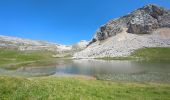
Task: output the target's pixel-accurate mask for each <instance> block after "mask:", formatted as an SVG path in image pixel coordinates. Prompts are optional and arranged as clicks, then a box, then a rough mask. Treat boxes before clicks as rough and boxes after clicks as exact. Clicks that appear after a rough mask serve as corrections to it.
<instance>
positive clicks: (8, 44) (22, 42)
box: [0, 35, 72, 52]
mask: <svg viewBox="0 0 170 100" xmlns="http://www.w3.org/2000/svg"><path fill="white" fill-rule="evenodd" d="M0 47H5V48H15V49H18V50H21V51H29V50H49V51H55V52H65V51H70V50H71V49H72V46H66V45H61V44H54V43H49V42H46V41H35V40H29V39H22V38H17V37H9V36H2V35H0Z"/></svg>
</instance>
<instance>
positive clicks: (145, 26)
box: [128, 12, 159, 34]
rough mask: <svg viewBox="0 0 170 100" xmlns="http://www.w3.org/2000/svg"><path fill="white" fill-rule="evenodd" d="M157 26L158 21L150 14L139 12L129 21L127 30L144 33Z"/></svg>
mask: <svg viewBox="0 0 170 100" xmlns="http://www.w3.org/2000/svg"><path fill="white" fill-rule="evenodd" d="M158 27H159V24H158V21H157V20H156V19H155V18H153V17H152V16H151V15H149V14H147V13H145V12H140V13H139V14H138V15H136V16H135V17H134V18H132V19H131V21H130V22H129V27H128V32H129V33H138V34H146V33H150V32H151V31H153V30H154V29H157V28H158Z"/></svg>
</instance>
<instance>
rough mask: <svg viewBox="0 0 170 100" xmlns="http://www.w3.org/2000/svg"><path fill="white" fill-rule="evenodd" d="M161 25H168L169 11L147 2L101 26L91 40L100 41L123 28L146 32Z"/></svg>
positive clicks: (141, 32)
mask: <svg viewBox="0 0 170 100" xmlns="http://www.w3.org/2000/svg"><path fill="white" fill-rule="evenodd" d="M162 27H170V11H169V10H166V9H164V8H162V7H158V6H156V5H152V4H149V5H146V6H144V7H142V8H139V9H137V10H136V11H134V12H132V13H130V14H128V15H126V16H123V17H120V18H118V19H114V20H111V21H109V22H108V23H107V24H105V25H103V26H101V27H100V28H99V29H98V30H97V32H96V33H95V35H94V38H93V40H99V41H100V40H104V39H107V38H109V37H112V36H115V35H116V34H118V33H121V32H122V31H123V28H128V30H127V32H128V33H134V34H147V33H151V32H152V31H153V30H155V29H158V28H162Z"/></svg>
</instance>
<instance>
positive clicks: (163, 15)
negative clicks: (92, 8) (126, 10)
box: [74, 4, 170, 58]
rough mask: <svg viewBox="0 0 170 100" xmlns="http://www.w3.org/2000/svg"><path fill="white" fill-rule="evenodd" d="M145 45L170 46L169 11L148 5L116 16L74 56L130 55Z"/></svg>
mask: <svg viewBox="0 0 170 100" xmlns="http://www.w3.org/2000/svg"><path fill="white" fill-rule="evenodd" d="M165 37H166V38H165ZM144 47H170V10H167V9H164V8H162V7H159V6H156V5H152V4H149V5H146V6H144V7H142V8H139V9H137V10H135V11H134V12H132V13H130V14H128V15H126V16H123V17H120V18H118V19H113V20H111V21H109V22H108V23H106V24H105V25H103V26H101V27H100V28H99V29H98V30H97V31H96V33H95V35H94V37H93V39H92V41H91V42H90V43H89V45H88V47H87V48H86V49H85V50H82V51H81V52H78V53H75V54H74V58H96V57H115V56H127V55H129V54H130V53H131V52H133V51H134V50H136V49H139V48H144Z"/></svg>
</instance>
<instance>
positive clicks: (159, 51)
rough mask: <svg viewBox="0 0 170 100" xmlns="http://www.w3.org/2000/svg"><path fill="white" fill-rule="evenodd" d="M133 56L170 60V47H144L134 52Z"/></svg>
mask: <svg viewBox="0 0 170 100" xmlns="http://www.w3.org/2000/svg"><path fill="white" fill-rule="evenodd" d="M131 56H134V57H141V58H144V59H151V60H154V59H155V60H170V48H159V47H155V48H142V49H138V50H136V51H135V52H133V53H132V54H131Z"/></svg>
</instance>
